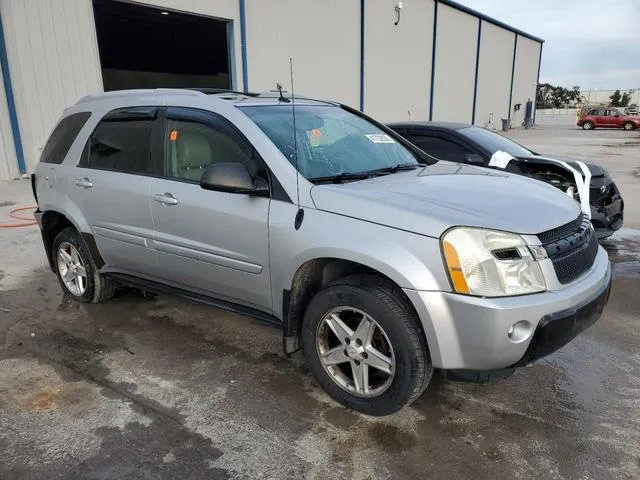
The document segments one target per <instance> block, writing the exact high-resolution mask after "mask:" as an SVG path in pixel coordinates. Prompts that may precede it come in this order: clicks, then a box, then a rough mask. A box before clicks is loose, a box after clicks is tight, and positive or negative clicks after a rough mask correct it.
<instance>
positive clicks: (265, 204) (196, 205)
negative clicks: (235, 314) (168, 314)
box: [151, 107, 272, 312]
mask: <svg viewBox="0 0 640 480" xmlns="http://www.w3.org/2000/svg"><path fill="white" fill-rule="evenodd" d="M163 138H164V145H165V148H164V165H163V169H164V178H155V179H153V181H152V183H151V210H152V213H153V220H154V223H155V228H156V231H155V240H154V243H155V246H156V248H157V250H158V258H159V266H160V275H161V278H162V280H163V281H165V282H166V283H171V284H174V285H175V286H178V287H183V288H188V289H189V290H193V291H197V292H199V293H202V294H205V295H210V296H215V297H217V298H220V299H222V300H226V301H231V302H234V303H243V304H245V305H247V306H250V307H253V308H258V309H261V310H264V311H269V312H270V311H271V310H272V302H271V282H270V275H269V235H268V217H269V203H270V199H269V198H268V197H255V196H249V195H246V194H239V193H228V192H218V191H210V190H204V189H202V188H200V184H199V181H200V177H201V176H202V173H203V172H204V171H205V169H206V168H207V167H208V166H209V165H211V164H213V163H216V162H234V161H236V162H242V163H243V164H244V165H245V166H246V167H247V169H248V170H249V172H250V173H251V174H252V175H254V176H263V177H264V178H266V175H267V172H266V167H265V166H264V164H263V163H262V160H261V159H260V158H259V157H258V155H257V153H256V152H255V150H254V149H253V147H252V146H251V144H250V143H249V142H248V141H247V140H246V139H245V138H244V137H243V136H242V135H241V134H240V133H239V132H238V131H237V130H236V129H235V127H234V126H233V125H232V124H231V123H229V122H228V121H227V120H226V119H224V118H223V117H221V116H218V115H216V114H214V113H212V112H209V111H204V110H198V109H192V108H183V107H170V108H168V109H167V111H166V120H165V129H164V137H163Z"/></svg>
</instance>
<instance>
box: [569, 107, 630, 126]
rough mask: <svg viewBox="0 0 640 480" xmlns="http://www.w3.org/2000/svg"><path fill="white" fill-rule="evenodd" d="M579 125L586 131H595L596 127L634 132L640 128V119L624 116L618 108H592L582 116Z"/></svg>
mask: <svg viewBox="0 0 640 480" xmlns="http://www.w3.org/2000/svg"><path fill="white" fill-rule="evenodd" d="M577 125H578V126H579V127H582V128H584V129H585V130H593V129H594V128H596V127H598V128H603V127H604V128H624V129H625V130H633V129H635V128H640V117H637V116H632V115H624V114H622V113H620V111H619V110H618V109H616V108H611V107H609V108H607V107H598V108H592V109H591V110H589V111H588V112H587V113H585V114H584V115H582V116H581V117H580V118H579V119H578V122H577Z"/></svg>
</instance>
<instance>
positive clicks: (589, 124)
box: [582, 121, 595, 130]
mask: <svg viewBox="0 0 640 480" xmlns="http://www.w3.org/2000/svg"><path fill="white" fill-rule="evenodd" d="M582 128H583V129H584V130H593V129H594V128H595V125H594V124H593V122H589V121H586V122H584V123H583V124H582Z"/></svg>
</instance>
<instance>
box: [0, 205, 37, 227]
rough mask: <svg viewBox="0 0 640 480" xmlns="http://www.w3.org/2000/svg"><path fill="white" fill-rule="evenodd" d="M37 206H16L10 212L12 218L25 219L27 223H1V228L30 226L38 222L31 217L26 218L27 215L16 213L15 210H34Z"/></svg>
mask: <svg viewBox="0 0 640 480" xmlns="http://www.w3.org/2000/svg"><path fill="white" fill-rule="evenodd" d="M36 208H38V207H37V206H34V207H20V208H16V209H13V210H11V211H10V212H9V216H10V217H11V218H15V219H16V220H24V221H25V222H26V223H0V228H19V227H30V226H31V225H35V224H37V223H38V222H36V221H35V220H32V219H31V218H25V217H22V216H20V215H15V212H21V211H23V210H34V209H36ZM32 218H33V217H32Z"/></svg>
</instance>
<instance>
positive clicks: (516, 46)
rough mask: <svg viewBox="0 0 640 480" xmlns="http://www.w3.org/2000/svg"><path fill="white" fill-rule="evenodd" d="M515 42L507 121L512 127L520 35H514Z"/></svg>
mask: <svg viewBox="0 0 640 480" xmlns="http://www.w3.org/2000/svg"><path fill="white" fill-rule="evenodd" d="M513 35H514V40H513V62H512V63H511V88H509V113H508V116H507V119H508V120H509V125H511V102H512V101H513V79H514V76H515V73H516V51H517V50H518V34H517V33H514V34H513Z"/></svg>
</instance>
